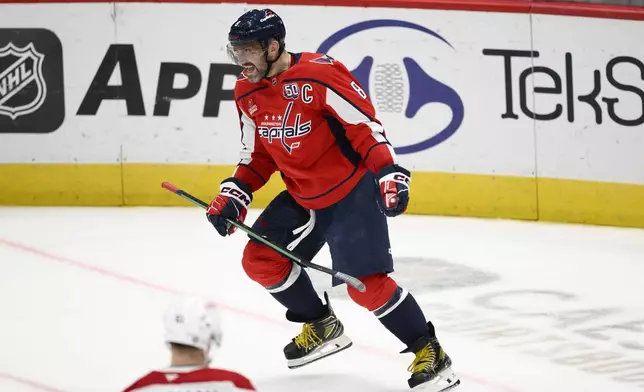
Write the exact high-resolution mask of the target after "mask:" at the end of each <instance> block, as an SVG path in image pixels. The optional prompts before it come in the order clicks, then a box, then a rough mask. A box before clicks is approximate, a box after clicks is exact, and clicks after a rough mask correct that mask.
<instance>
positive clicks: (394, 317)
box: [373, 287, 436, 347]
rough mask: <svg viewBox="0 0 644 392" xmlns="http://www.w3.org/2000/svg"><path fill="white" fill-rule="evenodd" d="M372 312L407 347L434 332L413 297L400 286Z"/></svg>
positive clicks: (430, 335)
mask: <svg viewBox="0 0 644 392" xmlns="http://www.w3.org/2000/svg"><path fill="white" fill-rule="evenodd" d="M373 314H374V315H375V316H376V317H377V318H378V320H380V322H381V323H382V325H384V326H385V328H387V329H388V330H389V331H390V332H391V333H392V334H394V335H395V336H396V337H397V338H398V339H399V340H400V341H401V342H403V343H404V344H406V345H407V346H408V347H409V346H410V345H411V344H412V343H414V342H415V341H416V339H418V338H420V337H422V336H427V337H433V336H435V334H436V332H435V331H434V326H433V325H432V323H431V322H429V323H428V322H427V321H426V320H425V315H424V314H423V311H422V310H421V309H420V306H418V303H417V302H416V300H415V299H414V297H413V296H412V295H411V294H410V293H409V292H408V291H407V290H405V289H403V288H402V287H398V288H397V289H396V291H395V292H394V294H393V295H392V296H391V298H390V299H389V301H387V303H386V304H384V305H382V306H381V307H380V308H378V309H376V310H374V311H373Z"/></svg>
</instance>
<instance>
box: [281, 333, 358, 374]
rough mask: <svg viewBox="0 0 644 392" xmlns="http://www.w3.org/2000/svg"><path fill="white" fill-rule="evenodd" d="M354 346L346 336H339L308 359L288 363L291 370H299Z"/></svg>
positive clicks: (317, 349) (308, 356) (291, 360)
mask: <svg viewBox="0 0 644 392" xmlns="http://www.w3.org/2000/svg"><path fill="white" fill-rule="evenodd" d="M352 345H353V342H352V341H351V339H349V337H348V336H346V335H341V336H338V337H337V338H335V339H333V340H329V341H328V342H326V343H324V344H323V345H321V346H320V347H318V348H316V349H315V350H313V351H311V352H310V353H309V354H308V355H307V356H306V357H304V358H298V359H290V360H288V362H287V365H288V367H289V369H297V368H299V367H302V366H304V365H308V364H310V363H312V362H315V361H317V360H320V359H322V358H326V357H328V356H329V355H333V354H337V353H339V352H340V351H343V350H346V349H348V348H349V347H351V346H352Z"/></svg>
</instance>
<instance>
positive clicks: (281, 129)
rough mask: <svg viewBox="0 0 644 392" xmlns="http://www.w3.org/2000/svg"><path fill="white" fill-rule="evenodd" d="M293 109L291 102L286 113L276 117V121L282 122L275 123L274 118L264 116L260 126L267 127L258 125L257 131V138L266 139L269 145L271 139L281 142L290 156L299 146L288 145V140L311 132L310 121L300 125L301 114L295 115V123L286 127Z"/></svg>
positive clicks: (294, 143)
mask: <svg viewBox="0 0 644 392" xmlns="http://www.w3.org/2000/svg"><path fill="white" fill-rule="evenodd" d="M292 108H293V102H289V103H288V105H287V106H286V111H285V112H284V115H283V116H282V115H280V116H277V120H278V121H279V120H282V122H281V123H280V122H277V123H275V122H274V121H268V120H275V118H276V117H275V116H269V115H264V120H263V121H260V124H267V125H269V126H264V125H260V126H259V127H258V128H257V130H258V132H259V137H261V138H263V139H268V142H269V143H273V139H279V140H280V141H281V142H282V146H283V147H284V149H285V150H286V151H287V152H288V153H289V154H290V153H291V152H292V151H293V149H294V148H298V147H299V146H300V142H293V143H290V144H289V141H288V139H293V138H297V137H301V136H304V135H306V134H308V133H309V132H311V121H310V120H309V121H307V122H305V123H301V121H302V120H301V119H302V114H301V113H298V114H296V115H295V122H294V123H293V125H286V124H287V123H288V118H289V115H290V114H291V109H292ZM272 124H279V125H278V126H270V125H272Z"/></svg>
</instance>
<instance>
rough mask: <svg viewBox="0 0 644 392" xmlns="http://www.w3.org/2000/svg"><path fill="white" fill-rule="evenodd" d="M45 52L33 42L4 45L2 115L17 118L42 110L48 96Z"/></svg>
mask: <svg viewBox="0 0 644 392" xmlns="http://www.w3.org/2000/svg"><path fill="white" fill-rule="evenodd" d="M44 60H45V55H43V54H41V53H38V52H37V51H36V49H35V48H34V45H33V43H29V44H28V45H27V46H25V47H22V48H19V47H17V46H15V45H14V44H13V43H11V42H10V43H9V44H8V45H6V46H5V47H3V48H0V115H5V116H8V117H10V118H11V119H12V120H15V119H16V118H18V117H19V116H24V115H26V114H30V113H33V112H35V111H36V110H38V109H39V108H40V107H41V106H42V104H43V103H44V102H45V98H46V97H47V85H46V84H45V79H44V77H43V73H42V67H43V62H44Z"/></svg>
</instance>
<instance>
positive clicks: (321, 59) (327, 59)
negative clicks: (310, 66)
mask: <svg viewBox="0 0 644 392" xmlns="http://www.w3.org/2000/svg"><path fill="white" fill-rule="evenodd" d="M334 61H335V59H334V58H333V57H331V56H329V55H327V54H323V55H321V56H317V57H314V58H312V59H310V60H309V62H311V63H316V64H331V65H332V64H333V62H334Z"/></svg>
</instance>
